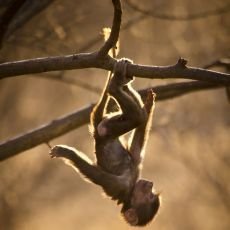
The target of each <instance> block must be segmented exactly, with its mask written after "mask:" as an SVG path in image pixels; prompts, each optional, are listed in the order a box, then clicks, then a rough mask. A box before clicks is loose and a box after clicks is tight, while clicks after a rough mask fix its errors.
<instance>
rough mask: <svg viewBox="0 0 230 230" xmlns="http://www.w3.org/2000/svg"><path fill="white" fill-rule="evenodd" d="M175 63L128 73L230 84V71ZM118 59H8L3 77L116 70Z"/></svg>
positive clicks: (132, 67)
mask: <svg viewBox="0 0 230 230" xmlns="http://www.w3.org/2000/svg"><path fill="white" fill-rule="evenodd" d="M180 60H183V59H179V61H178V63H177V64H175V65H171V66H144V65H136V64H129V65H128V73H129V74H131V75H134V76H136V77H142V78H150V79H157V78H158V79H167V78H184V79H193V80H200V81H207V82H212V83H216V84H223V85H225V84H229V83H230V74H227V73H220V72H216V71H211V70H205V69H201V68H194V67H187V66H185V63H181V61H180ZM115 62H116V59H114V58H112V57H110V56H106V57H103V58H100V57H99V56H98V54H97V53H88V54H74V55H67V56H59V57H44V58H36V59H31V60H23V61H16V62H8V63H3V64H0V79H3V78H7V77H13V76H15V75H24V74H32V73H42V72H48V71H54V70H70V69H82V68H101V69H105V70H110V71H112V70H113V65H114V64H115Z"/></svg>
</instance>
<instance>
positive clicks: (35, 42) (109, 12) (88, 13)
mask: <svg viewBox="0 0 230 230" xmlns="http://www.w3.org/2000/svg"><path fill="white" fill-rule="evenodd" d="M12 2H13V1H12V0H0V16H2V15H4V12H5V10H6V9H7V7H8V6H9V4H10V3H12ZM24 2H25V3H24V5H23V7H21V9H20V11H19V12H18V14H17V15H16V16H15V17H14V20H12V21H11V23H10V25H9V27H8V30H7V33H5V36H4V39H3V41H2V44H1V45H2V48H1V50H0V62H5V61H14V60H22V59H29V58H36V57H45V56H55V55H66V54H72V53H79V52H92V51H95V50H97V49H98V48H99V47H101V45H102V44H103V38H102V36H101V34H100V33H101V31H102V28H103V27H109V26H111V24H112V18H113V8H112V4H111V1H108V0H101V1H92V0H84V1H81V0H69V1H61V0H55V1H51V0H43V1H36V0H27V1H24ZM122 3H123V9H124V11H123V21H122V25H123V29H122V30H121V33H120V53H119V57H128V58H130V59H133V60H134V62H135V63H139V64H146V65H171V64H174V63H176V62H177V60H178V58H179V57H180V56H181V57H183V58H186V59H188V60H189V63H188V65H190V66H196V67H203V66H205V65H207V64H209V63H211V62H213V61H215V60H218V59H220V58H224V57H229V51H230V49H229V48H230V46H229V38H230V30H229V28H230V14H229V11H228V10H229V8H230V1H229V0H218V1H216V0H204V1H199V0H194V1H189V0H172V1H169V0H154V1H153V0H144V1H137V0H129V1H122ZM137 8H138V9H137ZM207 12H214V15H212V16H208V14H207ZM162 15H163V16H165V15H166V16H168V17H162ZM214 70H218V71H222V72H224V71H225V69H221V68H218V69H217V68H216V69H214ZM106 75H107V73H106V71H104V70H98V69H83V70H73V71H60V72H59V71H57V72H52V73H43V74H36V75H26V76H18V77H13V78H9V79H4V80H2V81H0V122H1V123H0V124H1V125H0V141H5V140H7V139H9V138H12V137H14V136H16V135H19V134H22V133H24V132H26V131H28V130H31V129H34V128H36V127H39V126H41V125H43V124H45V123H47V122H49V121H52V120H53V119H55V118H57V117H59V116H62V115H65V114H67V113H70V112H72V111H74V110H76V109H80V108H81V107H83V106H85V105H88V104H90V103H94V102H96V101H97V100H98V98H99V95H100V91H101V89H102V88H103V84H104V82H105V79H106ZM180 81H181V80H180ZM171 82H179V80H176V79H175V80H172V79H171V80H150V79H136V81H135V84H134V85H135V88H137V89H142V88H145V87H149V86H156V85H162V84H167V83H171ZM50 144H51V145H55V144H67V145H70V146H74V147H76V148H77V149H79V150H81V151H84V152H86V153H87V154H88V156H89V157H90V158H91V159H93V158H94V154H93V141H92V138H91V137H90V135H89V133H88V126H87V125H85V126H83V127H81V128H78V129H76V130H74V131H72V132H69V133H67V134H65V135H63V136H61V137H59V138H57V139H55V140H52V141H51V142H50ZM48 152H49V149H48V147H47V145H45V144H43V145H40V146H37V147H36V148H33V149H30V150H28V151H25V152H23V153H21V154H19V155H17V156H15V157H13V158H10V159H8V160H5V161H3V162H1V163H0V229H1V230H30V229H34V230H46V229H47V230H48V229H55V230H59V229H60V230H61V229H68V230H72V229H85V230H91V229H92V230H95V229H108V228H109V229H110V230H112V229H131V227H129V226H127V224H126V223H125V222H124V221H123V220H122V219H121V217H120V214H119V213H120V207H118V206H117V205H116V204H115V202H112V201H111V200H110V199H106V198H105V197H103V196H102V195H101V193H102V190H101V189H100V188H98V187H96V186H94V185H92V184H89V183H85V182H84V181H82V178H80V176H79V175H78V174H76V172H75V171H74V170H72V169H71V168H70V167H68V166H66V165H65V164H64V163H63V162H62V161H61V160H57V159H56V160H51V159H50V157H49V155H48ZM229 154H230V107H229V102H228V100H227V96H226V93H225V90H224V89H218V90H209V91H200V92H196V93H191V94H187V95H185V96H182V97H178V98H174V99H171V100H167V101H161V102H158V103H157V104H156V109H155V113H154V119H153V128H152V131H151V135H150V138H149V142H148V145H147V149H146V157H145V161H144V167H143V173H142V176H143V177H144V178H148V179H150V180H153V181H154V183H155V186H156V188H157V190H158V191H161V194H162V207H161V209H160V213H159V214H158V216H157V218H156V219H155V220H154V221H153V222H152V223H151V224H150V225H148V226H147V227H146V229H158V230H184V229H186V230H195V229H196V230H197V229H199V230H217V229H218V230H228V229H230V218H229V212H230V185H229V177H230V170H229V167H230V155H229Z"/></svg>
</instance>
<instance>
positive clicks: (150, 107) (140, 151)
mask: <svg viewBox="0 0 230 230" xmlns="http://www.w3.org/2000/svg"><path fill="white" fill-rule="evenodd" d="M154 100H155V94H154V93H153V91H152V90H149V92H148V95H147V98H146V101H145V103H144V109H145V110H146V113H147V119H146V121H145V122H144V123H143V124H141V125H140V126H138V127H137V128H136V129H135V130H134V131H133V134H132V136H131V138H130V140H129V142H130V143H129V152H130V154H131V156H132V158H133V159H134V161H135V163H136V164H140V163H141V160H142V159H143V157H144V148H145V145H146V142H147V140H148V135H149V131H150V128H151V123H152V115H153V111H154V107H155V103H154Z"/></svg>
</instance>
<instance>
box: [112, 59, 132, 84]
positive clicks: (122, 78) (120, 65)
mask: <svg viewBox="0 0 230 230" xmlns="http://www.w3.org/2000/svg"><path fill="white" fill-rule="evenodd" d="M131 63H132V61H131V60H129V59H125V58H122V59H120V60H118V62H117V63H116V64H115V66H114V70H113V72H114V75H113V78H112V80H111V84H110V86H113V85H114V84H116V85H117V86H123V85H126V84H127V83H129V82H130V81H132V80H133V76H131V75H128V74H127V65H128V64H131Z"/></svg>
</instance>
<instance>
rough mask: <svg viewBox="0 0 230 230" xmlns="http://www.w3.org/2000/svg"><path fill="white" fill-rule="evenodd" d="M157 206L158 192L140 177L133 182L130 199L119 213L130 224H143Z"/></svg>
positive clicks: (147, 221)
mask: <svg viewBox="0 0 230 230" xmlns="http://www.w3.org/2000/svg"><path fill="white" fill-rule="evenodd" d="M159 207H160V199H159V194H157V193H154V192H153V183H152V182H150V181H147V180H143V179H141V180H139V181H137V183H136V184H135V186H134V189H133V192H132V194H131V197H130V200H129V201H128V202H127V203H125V204H123V207H122V210H121V213H122V215H123V216H124V218H125V220H126V221H127V222H128V223H129V224H130V225H132V226H145V225H146V224H148V223H149V222H150V221H151V220H152V219H153V218H154V216H155V215H156V213H157V211H158V209H159Z"/></svg>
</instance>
